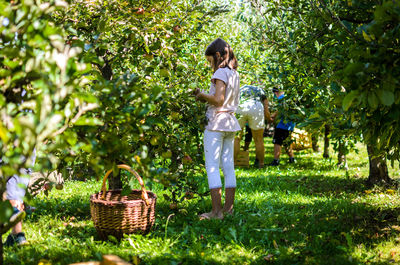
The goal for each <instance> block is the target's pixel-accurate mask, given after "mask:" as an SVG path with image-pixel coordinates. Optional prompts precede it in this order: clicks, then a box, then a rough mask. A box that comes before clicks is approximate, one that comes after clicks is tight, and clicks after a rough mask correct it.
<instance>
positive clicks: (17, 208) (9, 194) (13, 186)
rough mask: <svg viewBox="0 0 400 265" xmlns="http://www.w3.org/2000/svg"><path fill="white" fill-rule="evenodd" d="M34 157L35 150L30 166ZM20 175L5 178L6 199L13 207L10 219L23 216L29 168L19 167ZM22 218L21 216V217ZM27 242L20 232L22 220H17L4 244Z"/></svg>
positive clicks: (23, 243)
mask: <svg viewBox="0 0 400 265" xmlns="http://www.w3.org/2000/svg"><path fill="white" fill-rule="evenodd" d="M35 159H36V151H35V150H34V151H33V155H32V157H31V161H32V166H33V165H34V163H35ZM20 173H21V174H20V175H13V176H12V177H10V178H9V179H8V180H7V184H6V199H7V200H8V201H9V202H10V204H11V206H12V207H13V215H12V216H11V218H10V221H11V220H16V219H17V218H20V217H21V216H22V215H23V216H25V212H24V210H25V206H24V197H25V193H26V189H27V188H28V184H29V177H28V175H30V174H31V173H32V171H31V169H29V168H28V169H21V171H20ZM24 175H25V176H24ZM21 219H22V218H21ZM25 244H27V241H26V237H25V233H24V232H22V221H20V222H18V223H17V224H16V225H15V226H14V227H13V228H12V230H11V233H10V234H9V235H8V236H7V239H6V241H5V242H4V246H6V247H9V246H13V245H19V246H20V245H25Z"/></svg>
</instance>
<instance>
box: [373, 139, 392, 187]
mask: <svg viewBox="0 0 400 265" xmlns="http://www.w3.org/2000/svg"><path fill="white" fill-rule="evenodd" d="M367 150H368V159H369V176H368V180H367V182H368V183H369V184H379V183H388V184H389V183H391V182H392V179H391V178H390V177H389V172H388V168H387V164H386V156H385V155H382V154H379V153H378V152H377V150H376V148H375V147H374V146H373V145H371V144H368V145H367Z"/></svg>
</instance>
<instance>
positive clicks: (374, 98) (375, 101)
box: [368, 91, 379, 110]
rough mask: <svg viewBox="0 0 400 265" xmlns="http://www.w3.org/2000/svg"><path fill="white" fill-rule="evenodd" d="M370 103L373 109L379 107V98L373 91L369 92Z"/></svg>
mask: <svg viewBox="0 0 400 265" xmlns="http://www.w3.org/2000/svg"><path fill="white" fill-rule="evenodd" d="M368 104H369V106H370V107H371V108H372V109H373V110H374V109H376V108H377V107H378V104H379V99H378V97H377V96H376V94H375V92H373V91H372V92H371V93H368Z"/></svg>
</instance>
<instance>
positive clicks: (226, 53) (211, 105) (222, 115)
mask: <svg viewBox="0 0 400 265" xmlns="http://www.w3.org/2000/svg"><path fill="white" fill-rule="evenodd" d="M205 56H206V58H207V61H208V62H209V63H210V65H211V68H212V69H213V72H214V74H213V76H212V77H211V84H210V91H209V93H208V94H206V93H202V92H200V90H199V89H197V90H196V91H195V95H196V99H197V100H200V101H205V102H206V103H207V104H208V106H207V112H206V116H207V119H208V123H207V125H206V128H205V131H204V153H205V162H206V171H207V177H208V186H209V188H210V191H211V201H212V210H211V212H208V213H203V214H201V215H200V218H201V219H211V218H217V219H222V218H223V216H224V213H228V214H229V213H232V210H233V203H234V199H235V189H236V177H235V169H234V161H233V145H234V137H235V132H236V131H239V130H240V129H241V128H240V126H239V122H238V120H237V119H236V118H235V116H234V113H235V111H236V109H237V107H238V105H239V89H240V85H239V75H238V73H237V72H236V69H237V67H238V63H237V60H236V57H235V55H234V53H233V50H232V48H231V47H230V46H229V45H228V43H226V42H225V41H224V40H222V39H220V38H218V39H216V40H214V41H213V42H212V43H211V44H210V45H209V46H208V47H207V49H206V51H205ZM220 167H221V169H222V171H223V174H224V177H225V205H224V206H223V207H222V203H221V188H222V183H221V176H220V173H219V168H220Z"/></svg>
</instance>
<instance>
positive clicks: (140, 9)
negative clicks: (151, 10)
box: [136, 7, 144, 15]
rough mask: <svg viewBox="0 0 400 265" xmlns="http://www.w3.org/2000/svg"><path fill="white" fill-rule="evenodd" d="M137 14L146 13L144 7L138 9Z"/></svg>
mask: <svg viewBox="0 0 400 265" xmlns="http://www.w3.org/2000/svg"><path fill="white" fill-rule="evenodd" d="M136 14H138V15H143V14H144V9H143V8H142V7H139V9H138V10H137V11H136Z"/></svg>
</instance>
